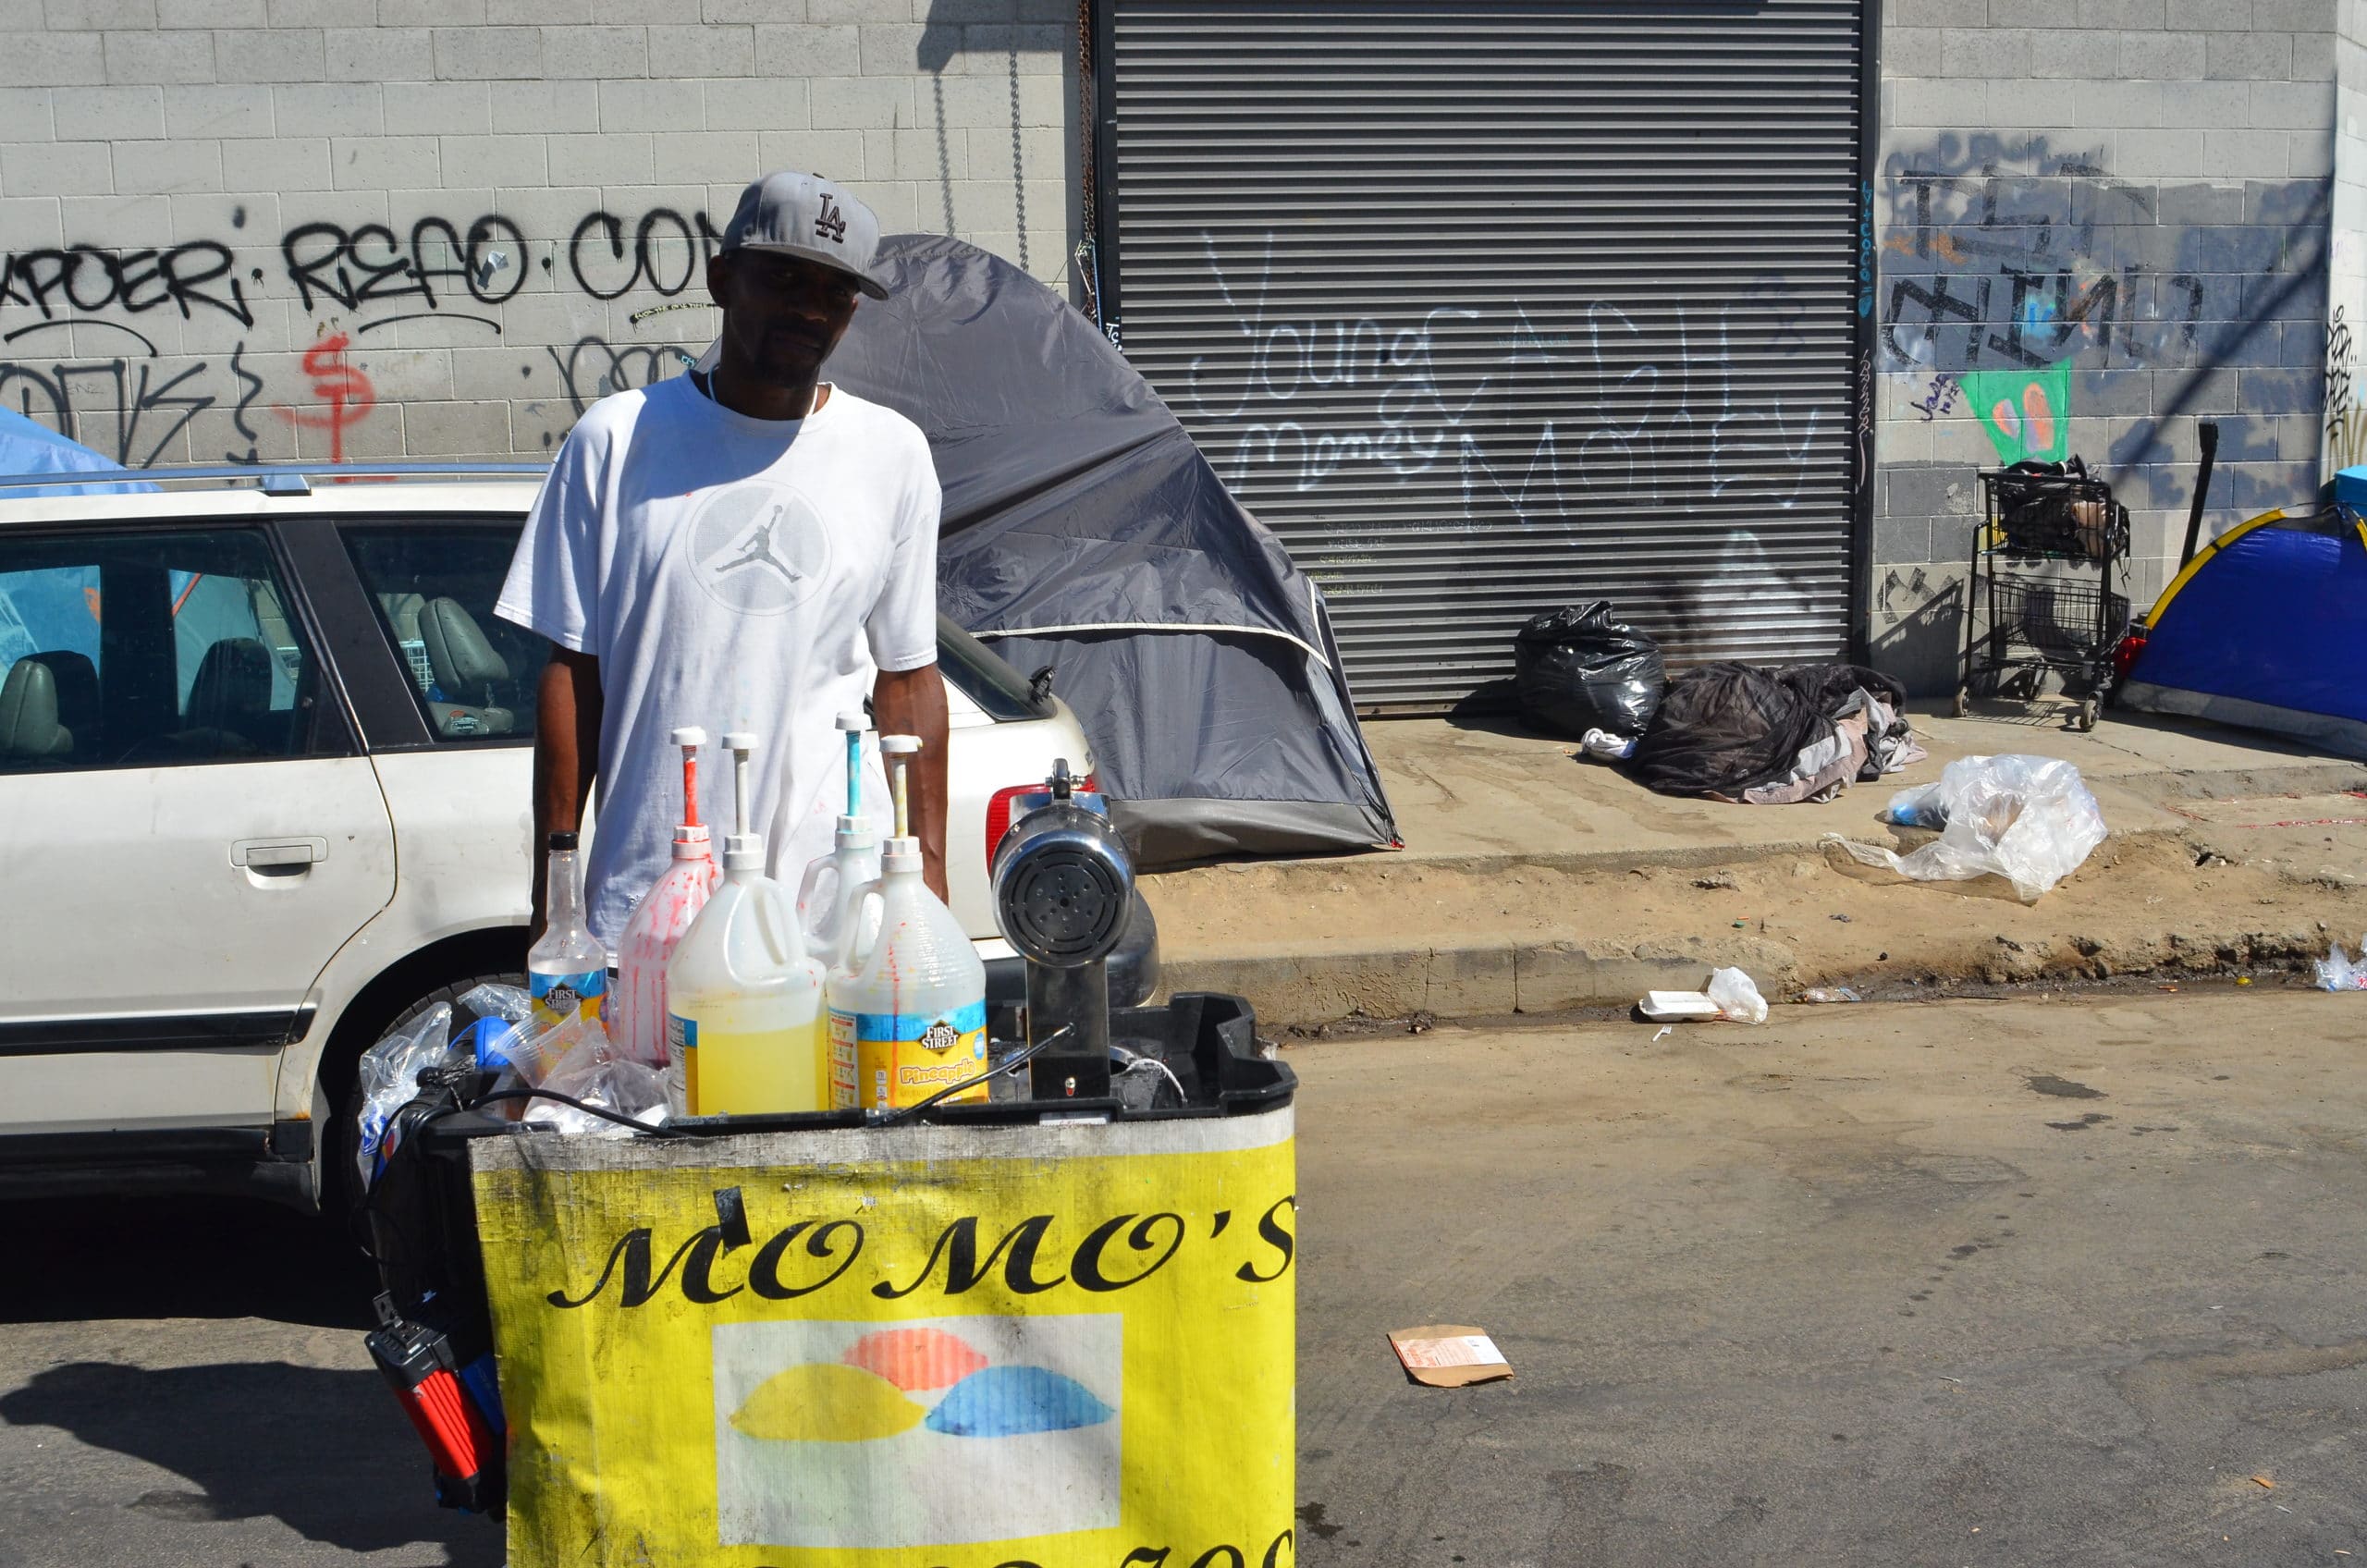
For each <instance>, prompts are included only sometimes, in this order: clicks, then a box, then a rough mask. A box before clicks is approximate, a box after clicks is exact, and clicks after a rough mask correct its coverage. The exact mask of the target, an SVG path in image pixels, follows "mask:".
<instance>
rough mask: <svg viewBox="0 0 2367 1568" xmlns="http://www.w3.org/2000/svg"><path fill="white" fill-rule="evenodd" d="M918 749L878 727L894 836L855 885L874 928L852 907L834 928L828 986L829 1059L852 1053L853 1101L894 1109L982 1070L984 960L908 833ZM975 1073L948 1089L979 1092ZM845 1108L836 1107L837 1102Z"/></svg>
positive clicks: (909, 739) (840, 1061) (978, 1095)
mask: <svg viewBox="0 0 2367 1568" xmlns="http://www.w3.org/2000/svg"><path fill="white" fill-rule="evenodd" d="M920 749H921V743H920V741H919V740H918V739H917V738H916V737H914V736H911V735H883V736H881V737H880V739H879V750H880V752H881V753H882V754H883V755H884V756H885V757H886V758H887V760H888V764H889V769H890V775H891V778H892V781H893V785H894V792H895V801H896V836H895V837H894V838H892V839H889V840H888V844H887V850H886V852H885V853H884V854H883V855H882V856H881V858H880V876H879V879H878V880H877V881H876V882H873V883H870V884H869V885H867V886H866V887H865V888H862V889H861V891H860V894H859V897H860V898H861V900H864V901H865V902H866V903H867V902H869V901H871V900H877V905H878V910H879V926H878V934H877V937H865V935H864V925H865V921H864V918H863V915H864V912H863V911H861V910H858V911H857V912H856V913H855V914H854V915H853V916H852V918H850V920H849V921H848V922H847V925H848V930H847V931H846V932H844V933H842V934H841V937H842V940H844V941H845V942H846V943H847V945H846V947H845V948H844V949H842V950H843V952H844V954H845V961H844V966H845V968H846V969H847V970H848V971H849V972H850V973H849V974H848V976H847V978H846V979H845V980H844V981H843V982H841V983H840V984H838V985H835V986H832V988H831V995H830V1043H831V1051H832V1057H833V1061H834V1065H836V1066H838V1067H839V1069H840V1071H843V1066H844V1063H845V1061H846V1060H847V1059H848V1058H849V1057H852V1063H853V1067H854V1079H855V1103H856V1104H857V1105H860V1106H861V1107H863V1108H864V1109H866V1110H893V1109H899V1108H901V1107H903V1106H908V1105H913V1104H915V1103H917V1102H918V1101H921V1100H924V1099H926V1098H927V1097H928V1096H931V1095H933V1094H936V1093H937V1092H938V1090H940V1089H943V1088H944V1087H946V1086H947V1085H948V1084H958V1083H961V1082H962V1081H963V1080H964V1079H968V1078H975V1077H978V1076H979V1075H980V1074H982V1073H984V1072H986V1070H987V966H986V964H985V963H984V962H982V961H981V960H980V959H979V957H978V952H977V949H975V948H974V947H972V946H971V945H970V938H969V937H968V935H967V934H965V933H964V932H963V929H962V925H961V922H959V921H957V920H955V919H954V918H953V912H952V911H951V910H950V909H948V908H946V907H945V905H944V904H943V903H942V902H940V901H939V900H938V897H937V895H936V894H935V893H932V892H930V891H929V890H928V887H927V885H926V883H924V882H923V881H922V880H921V841H920V840H919V839H916V838H914V837H913V835H912V813H911V806H910V801H909V797H908V795H907V793H906V784H905V777H904V774H905V765H906V763H907V762H908V760H909V759H910V758H911V757H912V755H913V753H915V752H917V751H919V750H920ZM986 1097H987V1085H986V1084H984V1083H983V1082H981V1083H979V1084H975V1085H974V1086H973V1087H971V1088H969V1089H965V1090H963V1092H962V1093H961V1094H959V1095H955V1096H951V1099H952V1101H953V1102H963V1101H983V1100H984V1099H986ZM841 1109H844V1108H841Z"/></svg>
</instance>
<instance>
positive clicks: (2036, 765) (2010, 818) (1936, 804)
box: [1832, 755, 2104, 903]
mask: <svg viewBox="0 0 2367 1568" xmlns="http://www.w3.org/2000/svg"><path fill="white" fill-rule="evenodd" d="M1884 815H1888V816H1889V817H1890V819H1891V820H1892V821H1894V822H1899V823H1911V824H1912V825H1914V826H1918V827H1932V826H1937V827H1939V829H1940V836H1939V837H1938V838H1937V839H1933V840H1932V842H1930V843H1928V844H1926V845H1924V846H1923V847H1922V848H1920V849H1919V850H1915V851H1911V852H1909V853H1907V854H1904V855H1902V854H1899V853H1897V852H1896V851H1892V850H1886V849H1881V848H1878V847H1876V846H1874V845H1871V844H1858V843H1853V842H1851V841H1850V840H1848V839H1843V838H1841V837H1840V836H1839V835H1838V834H1835V835H1834V836H1833V839H1832V841H1833V842H1835V843H1838V844H1840V845H1841V847H1842V848H1843V849H1845V850H1846V851H1848V852H1849V854H1850V855H1851V856H1852V857H1853V858H1855V859H1856V860H1858V861H1859V862H1860V863H1862V864H1867V865H1887V866H1889V867H1890V868H1891V869H1892V870H1893V871H1895V872H1897V873H1898V874H1899V875H1900V876H1906V877H1909V878H1912V879H1913V880H1915V881H1918V882H1962V881H1969V880H1970V879H1972V878H1974V877H1977V876H2002V877H2004V878H2005V880H2006V881H2008V882H2010V883H2011V884H2012V885H2013V888H2014V895H2015V897H2017V898H2018V899H2020V900H2022V901H2023V902H2024V903H2031V902H2034V901H2036V900H2037V899H2038V897H2039V895H2040V894H2042V893H2044V892H2046V891H2047V890H2048V889H2049V888H2053V887H2054V885H2055V884H2056V883H2057V882H2060V881H2062V880H2063V879H2064V878H2065V877H2066V876H2070V875H2071V873H2073V872H2074V871H2077V870H2078V869H2079V864H2080V863H2081V862H2083V861H2085V860H2086V859H2087V858H2088V856H2089V855H2091V854H2092V853H2093V852H2094V851H2095V848H2096V846H2097V845H2098V844H2101V843H2103V841H2104V814H2103V809H2102V808H2101V807H2099V806H2098V805H2097V804H2096V797H2095V796H2093V795H2091V794H2090V793H2089V792H2088V786H2087V784H2086V783H2085V782H2084V781H2083V780H2082V779H2081V778H2079V769H2078V768H2076V767H2074V766H2071V765H2070V764H2069V763H2067V762H2064V761H2062V760H2061V759H2060V758H2057V757H2036V756H2021V755H2006V756H1993V757H1959V758H1958V759H1957V760H1956V761H1955V762H1952V763H1950V764H1948V766H1947V768H1946V769H1945V771H1944V772H1943V773H1942V774H1941V775H1940V781H1939V782H1938V783H1937V784H1931V785H1926V786H1925V787H1923V788H1922V789H1920V790H1900V791H1899V792H1898V793H1897V794H1896V795H1895V796H1893V797H1892V799H1891V803H1890V806H1889V809H1888V811H1887V812H1886V813H1885V814H1884Z"/></svg>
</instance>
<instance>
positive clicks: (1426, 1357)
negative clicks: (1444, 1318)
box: [1389, 1323, 1513, 1389]
mask: <svg viewBox="0 0 2367 1568" xmlns="http://www.w3.org/2000/svg"><path fill="white" fill-rule="evenodd" d="M1389 1348H1390V1349H1392V1350H1393V1351H1395V1352H1396V1353H1397V1359H1398V1361H1399V1363H1400V1364H1401V1365H1403V1366H1404V1368H1405V1376H1407V1377H1408V1378H1412V1379H1413V1380H1414V1381H1416V1382H1417V1383H1421V1384H1425V1385H1427V1386H1428V1387H1430V1388H1433V1389H1459V1388H1462V1387H1463V1386H1464V1385H1465V1384H1466V1383H1491V1382H1494V1381H1495V1380H1496V1379H1497V1378H1509V1377H1511V1376H1512V1375H1513V1368H1512V1363H1510V1362H1508V1361H1506V1360H1505V1359H1504V1353H1503V1352H1502V1351H1500V1350H1498V1349H1497V1348H1496V1341H1494V1340H1491V1339H1490V1338H1489V1337H1488V1331H1487V1330H1486V1329H1472V1328H1466V1327H1463V1326H1461V1325H1458V1324H1453V1323H1430V1324H1425V1325H1424V1326H1422V1327H1421V1328H1419V1329H1396V1330H1394V1331H1393V1332H1392V1333H1391V1334H1390V1336H1389Z"/></svg>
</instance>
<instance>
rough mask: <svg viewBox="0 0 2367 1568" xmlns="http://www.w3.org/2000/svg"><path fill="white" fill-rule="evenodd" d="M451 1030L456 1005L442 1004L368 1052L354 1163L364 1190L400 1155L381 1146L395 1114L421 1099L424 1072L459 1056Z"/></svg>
mask: <svg viewBox="0 0 2367 1568" xmlns="http://www.w3.org/2000/svg"><path fill="white" fill-rule="evenodd" d="M451 1030H452V1008H451V1004H450V1003H448V1002H437V1003H436V1004H435V1006H434V1007H431V1008H429V1009H428V1010H427V1011H425V1012H423V1013H421V1014H420V1015H419V1016H418V1017H417V1018H415V1019H413V1020H411V1023H407V1024H405V1025H404V1026H403V1027H401V1028H399V1029H398V1030H396V1031H395V1032H394V1033H393V1034H390V1035H387V1036H386V1038H384V1039H382V1040H380V1041H379V1042H378V1043H377V1044H376V1045H374V1046H372V1047H370V1048H369V1049H368V1050H366V1051H363V1052H362V1061H361V1064H360V1067H359V1069H358V1072H357V1078H358V1081H359V1084H360V1086H361V1090H362V1109H361V1112H360V1114H359V1117H358V1125H357V1130H358V1132H359V1133H360V1136H359V1137H358V1138H357V1139H356V1140H355V1144H354V1164H355V1166H356V1168H357V1174H359V1175H360V1176H361V1178H362V1185H363V1186H364V1187H367V1186H368V1185H369V1184H370V1183H371V1182H374V1181H375V1180H376V1179H377V1176H378V1172H379V1171H380V1170H384V1169H386V1157H387V1156H388V1155H390V1154H392V1153H394V1152H395V1151H394V1150H393V1149H392V1148H381V1147H380V1146H379V1145H380V1144H382V1143H383V1142H385V1140H386V1127H387V1124H388V1123H389V1122H391V1121H394V1117H395V1112H397V1111H399V1110H400V1109H402V1108H403V1107H404V1106H406V1105H409V1104H410V1103H411V1100H412V1099H414V1098H416V1097H417V1096H418V1094H419V1075H420V1073H421V1072H423V1071H424V1070H425V1069H427V1068H430V1067H440V1066H442V1065H444V1063H445V1062H446V1060H448V1059H449V1058H450V1057H451V1056H452V1055H453V1054H454V1053H453V1050H452V1047H451V1046H450V1045H449V1044H448V1037H449V1035H450V1034H451Z"/></svg>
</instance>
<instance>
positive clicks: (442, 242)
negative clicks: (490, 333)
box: [279, 213, 526, 333]
mask: <svg viewBox="0 0 2367 1568" xmlns="http://www.w3.org/2000/svg"><path fill="white" fill-rule="evenodd" d="M525 251H526V237H525V236H524V235H522V234H521V233H520V232H519V231H518V226H517V225H516V224H514V223H512V222H510V221H509V219H508V218H505V217H501V216H499V215H497V214H490V213H488V214H485V215H484V217H481V218H478V219H477V220H476V221H475V222H474V223H472V224H471V225H469V228H468V233H467V234H466V235H465V236H463V235H462V234H461V233H460V230H459V229H457V228H455V227H453V225H452V224H451V223H450V222H449V221H448V220H446V219H444V218H438V217H426V218H422V219H420V220H419V221H418V222H417V223H415V224H413V225H411V239H410V243H409V244H407V245H406V244H405V243H403V242H402V241H400V240H399V239H396V238H395V232H394V230H393V229H390V228H388V227H386V225H384V224H375V223H370V224H363V225H362V227H360V228H356V229H350V230H349V229H346V228H343V227H339V226H338V225H337V224H333V223H308V224H300V225H298V226H297V227H294V228H291V229H289V230H288V232H287V233H286V234H285V235H282V236H281V237H280V240H279V253H280V256H281V257H282V259H283V260H284V262H285V263H286V265H287V269H288V279H289V280H290V281H291V282H293V283H294V284H295V285H296V297H297V300H298V302H299V303H300V304H301V305H302V306H303V308H304V310H305V312H307V313H310V312H312V311H313V310H314V309H315V308H317V306H318V304H319V302H320V301H321V300H330V301H332V302H334V303H335V304H337V306H339V307H340V308H342V309H345V310H349V311H358V310H362V309H365V308H367V307H368V306H370V305H372V304H374V303H376V302H378V301H381V300H404V301H407V302H411V303H415V304H417V305H418V306H420V307H421V309H423V310H424V311H428V312H434V311H436V310H438V309H439V308H440V307H441V306H442V305H443V304H446V303H448V302H450V300H451V297H452V294H453V292H454V288H453V287H452V280H454V279H456V278H457V279H458V280H459V288H460V289H463V290H465V291H466V297H467V298H468V299H470V300H474V301H475V302H476V303H478V304H481V305H498V304H500V303H501V302H502V301H503V300H508V299H509V298H510V297H511V296H512V295H514V294H516V293H517V292H518V291H519V290H520V289H521V288H524V287H525V286H526V275H525V271H524V269H523V268H522V267H514V266H512V264H511V258H512V257H513V255H514V256H519V257H522V256H523V255H524V254H525ZM505 274H507V275H509V276H503V275H505ZM438 284H442V285H444V286H445V288H446V293H445V296H444V298H443V299H441V300H439V299H438V298H437V296H436V292H435V290H436V287H437V285H438ZM396 319H403V318H396ZM472 319H483V318H472ZM370 325H374V324H365V325H363V326H362V330H363V331H365V332H366V331H368V330H369V326H370ZM487 325H492V326H493V329H494V331H495V332H497V333H498V332H499V331H500V330H501V328H500V326H499V325H497V324H494V323H488V324H487Z"/></svg>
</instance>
